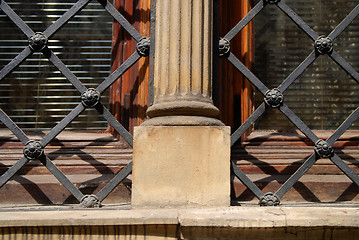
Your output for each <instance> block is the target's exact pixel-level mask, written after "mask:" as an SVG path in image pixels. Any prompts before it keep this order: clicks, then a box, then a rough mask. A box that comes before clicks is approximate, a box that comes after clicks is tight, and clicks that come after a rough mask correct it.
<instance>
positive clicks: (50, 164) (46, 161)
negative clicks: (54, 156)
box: [40, 155, 84, 202]
mask: <svg viewBox="0 0 359 240" xmlns="http://www.w3.org/2000/svg"><path fill="white" fill-rule="evenodd" d="M40 161H41V163H42V164H44V166H45V167H46V168H47V169H48V170H49V171H50V172H51V173H52V174H53V175H54V176H55V177H56V178H57V180H59V182H60V183H61V184H62V185H63V186H64V187H65V188H66V189H67V190H69V191H70V193H71V194H72V195H73V196H74V197H75V198H76V199H77V200H78V201H79V202H81V199H82V197H83V196H84V194H83V193H82V192H81V191H80V190H79V189H78V188H76V187H75V185H74V184H73V183H72V182H71V181H70V180H69V179H68V178H67V177H66V176H65V175H64V174H63V173H62V172H61V171H60V170H59V169H58V168H57V167H56V165H55V164H54V163H53V162H52V161H51V160H50V159H49V158H48V157H47V156H45V155H43V156H41V158H40Z"/></svg>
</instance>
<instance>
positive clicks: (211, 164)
mask: <svg viewBox="0 0 359 240" xmlns="http://www.w3.org/2000/svg"><path fill="white" fill-rule="evenodd" d="M229 205H230V127H226V126H140V127H136V128H135V130H134V146H133V171H132V207H133V208H154V207H155V208H162V207H168V208H179V207H228V206H229Z"/></svg>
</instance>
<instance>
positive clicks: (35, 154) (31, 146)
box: [0, 0, 149, 207]
mask: <svg viewBox="0 0 359 240" xmlns="http://www.w3.org/2000/svg"><path fill="white" fill-rule="evenodd" d="M90 1H91V0H79V1H77V2H76V3H75V4H74V5H73V6H72V7H71V8H70V9H69V10H68V11H66V12H65V13H64V14H63V15H62V16H61V17H60V18H59V19H58V20H57V21H55V22H54V23H53V24H52V25H51V26H49V27H48V28H47V29H45V30H44V31H43V33H34V31H33V30H32V29H31V28H30V27H29V26H28V25H27V24H26V23H25V22H24V21H23V20H22V19H21V18H20V17H19V16H18V15H17V14H16V13H15V12H14V11H13V10H12V9H11V7H10V6H9V5H8V4H7V3H6V2H5V1H3V0H2V1H0V8H1V9H2V11H4V13H5V14H6V15H7V16H8V17H9V18H10V20H11V21H12V22H14V23H15V24H16V25H17V26H18V27H19V28H20V29H21V30H22V32H23V33H24V34H25V35H26V36H27V37H28V38H29V46H27V47H25V49H24V50H23V51H22V52H21V53H20V54H18V55H17V56H16V57H15V58H14V59H13V60H12V61H11V62H10V63H8V64H7V65H6V66H5V67H4V68H3V69H1V71H0V81H1V80H2V79H4V78H5V77H6V76H7V75H8V74H9V73H10V72H12V71H13V70H14V69H16V68H17V67H18V66H19V65H20V64H21V63H22V62H24V61H25V60H26V59H27V58H28V57H29V56H30V55H31V54H32V53H33V52H35V51H39V52H42V53H43V54H44V55H45V57H46V58H47V59H48V60H49V62H51V63H52V64H53V66H55V67H56V68H57V69H58V70H59V71H60V72H61V73H62V75H63V76H65V78H66V79H67V80H68V81H69V82H70V83H71V84H72V86H74V87H75V88H76V89H77V90H78V91H79V93H80V95H81V96H79V100H81V102H80V103H79V104H78V105H77V106H76V107H75V108H74V109H73V110H72V111H71V112H70V113H69V114H68V115H67V116H66V117H65V118H63V119H62V120H61V121H60V122H59V123H58V124H57V125H56V126H55V127H53V128H52V129H51V131H50V132H49V133H48V134H46V135H45V136H44V137H43V138H42V139H41V140H39V141H33V140H30V139H29V138H28V137H27V136H26V134H24V133H23V131H22V130H21V129H20V128H19V127H18V126H17V125H16V124H15V123H14V122H13V121H12V120H11V119H10V118H9V117H8V116H7V115H6V113H5V112H4V111H3V110H1V109H0V120H1V122H3V123H4V124H5V126H6V127H7V128H8V129H9V130H10V131H12V132H13V133H14V134H15V136H16V137H17V138H18V139H19V140H20V141H21V142H22V143H23V144H24V157H22V158H20V160H19V161H17V162H16V163H15V164H14V165H13V166H12V167H11V168H9V169H8V170H7V171H6V172H5V173H4V174H3V175H1V176H0V187H1V186H3V185H4V184H5V183H6V182H7V181H9V180H10V179H11V178H12V177H13V176H14V175H15V174H16V173H17V172H18V171H19V170H20V169H21V168H22V167H23V166H24V165H25V164H26V163H27V162H28V161H29V160H33V159H38V160H40V162H41V163H42V164H43V165H44V166H45V167H46V168H47V169H48V170H49V171H50V172H51V173H52V174H53V175H54V176H55V177H56V178H57V179H58V181H59V182H60V183H62V185H63V186H64V187H66V188H67V190H68V191H70V192H71V194H72V195H73V196H74V197H75V198H76V199H77V200H78V201H79V202H81V203H82V205H83V206H85V207H94V206H100V205H101V204H100V202H101V201H102V200H104V199H105V198H106V196H107V195H109V194H110V193H111V191H112V190H113V189H114V188H115V187H116V186H117V185H118V184H120V183H121V182H122V181H123V180H124V179H125V178H126V177H127V176H128V175H129V174H130V173H131V172H132V162H130V163H129V164H128V165H127V166H126V167H124V168H123V169H122V170H121V171H119V172H118V173H117V174H116V175H115V176H114V178H113V179H112V180H111V181H110V182H109V183H108V184H107V185H106V186H105V187H104V188H103V189H102V190H100V191H99V192H98V193H97V195H84V194H83V193H82V192H81V191H80V190H79V189H78V188H77V187H76V186H75V185H74V184H73V183H72V182H71V181H70V180H69V179H68V178H67V177H66V176H65V175H64V174H63V173H62V172H61V171H60V170H59V169H58V168H57V167H56V166H55V164H54V163H53V162H52V161H51V160H50V159H49V158H48V157H47V156H46V154H45V153H44V151H43V149H44V148H45V147H46V146H47V145H48V144H49V143H50V142H51V141H52V140H53V139H54V138H55V137H57V136H58V135H59V134H60V133H61V132H62V131H63V130H64V129H65V128H66V127H67V126H68V125H69V124H70V123H71V122H72V121H73V120H74V119H75V118H76V117H78V116H79V115H80V114H81V113H82V112H83V111H84V110H85V109H86V108H95V109H96V110H97V111H98V112H99V114H100V115H102V116H103V118H104V119H106V120H107V122H108V123H109V124H110V125H111V126H112V127H113V128H114V129H115V130H116V131H117V132H118V133H119V134H120V135H121V136H122V137H123V138H124V139H125V141H126V142H127V143H128V144H129V145H130V146H131V147H132V146H133V137H132V135H131V134H130V133H129V132H128V131H127V130H126V129H125V127H123V126H122V124H121V123H119V122H118V121H117V119H116V118H115V117H114V116H113V115H112V114H111V113H110V111H109V110H108V109H107V108H105V107H104V106H103V105H102V103H101V101H100V100H101V99H100V98H101V93H103V92H104V91H105V90H106V89H107V88H109V87H110V86H111V85H112V84H113V83H114V82H115V81H116V80H117V79H118V78H119V77H121V76H122V75H123V74H124V73H125V72H126V71H127V70H128V69H129V68H130V67H131V66H133V65H134V64H135V63H136V62H137V61H138V60H139V59H140V58H141V57H146V56H147V55H148V52H149V51H148V48H149V44H147V43H148V42H149V39H148V38H146V37H143V36H142V35H141V34H140V33H139V32H138V31H137V30H136V29H135V28H134V27H133V26H132V25H131V24H130V23H129V22H128V21H127V19H126V18H125V17H124V16H123V15H122V14H120V13H119V12H118V11H117V9H116V8H115V7H114V6H113V5H112V4H111V3H109V2H108V1H106V0H98V2H99V3H100V4H101V5H102V6H103V8H104V9H105V10H106V11H107V12H108V13H109V14H110V15H111V16H112V17H113V18H114V19H115V20H116V21H117V22H118V23H119V24H120V25H121V26H122V27H123V28H124V29H125V30H126V31H127V32H128V33H129V34H130V35H131V36H132V38H133V39H134V40H136V42H137V43H138V45H139V44H142V45H141V46H140V47H137V50H136V51H135V52H134V53H133V54H132V55H131V56H130V57H129V58H128V59H127V60H126V61H125V62H124V63H123V64H122V65H120V66H119V67H118V68H117V69H116V70H115V71H114V72H113V73H111V74H110V75H109V76H108V77H107V78H105V79H104V81H103V82H102V83H101V84H99V86H98V87H97V89H91V88H89V89H88V88H86V87H85V86H84V84H83V83H82V82H81V81H80V80H79V79H78V78H77V77H76V76H75V75H74V74H73V73H72V71H71V70H70V69H69V68H67V66H66V65H65V64H64V63H63V62H62V61H61V59H60V58H59V57H57V56H56V54H55V53H54V52H53V51H52V50H51V47H48V45H47V43H48V38H50V37H52V36H53V35H54V34H55V33H56V32H57V31H58V30H60V29H61V28H62V27H63V26H64V25H65V24H66V23H67V22H68V21H70V20H71V19H72V18H73V17H74V16H75V15H76V14H77V13H79V12H80V11H81V10H82V9H83V8H84V7H86V5H87V4H88V3H89V2H90ZM35 35H36V37H34V36H35ZM32 38H33V39H32ZM39 39H40V40H39ZM141 41H144V43H143V42H141ZM94 99H95V100H94Z"/></svg>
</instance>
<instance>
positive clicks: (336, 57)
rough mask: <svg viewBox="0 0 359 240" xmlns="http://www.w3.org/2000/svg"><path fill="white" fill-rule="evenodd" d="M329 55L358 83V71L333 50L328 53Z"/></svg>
mask: <svg viewBox="0 0 359 240" xmlns="http://www.w3.org/2000/svg"><path fill="white" fill-rule="evenodd" d="M329 57H330V58H331V59H333V60H334V62H336V63H337V64H338V65H339V66H340V67H341V68H342V69H343V70H344V71H345V72H347V73H348V74H349V75H350V76H351V77H352V78H353V79H354V80H355V81H356V82H357V83H359V73H358V72H357V71H356V70H355V69H354V68H353V67H352V66H351V65H350V64H349V63H348V62H347V61H345V60H344V58H343V57H342V56H340V55H339V54H338V53H337V52H336V51H335V50H333V51H332V52H331V53H329Z"/></svg>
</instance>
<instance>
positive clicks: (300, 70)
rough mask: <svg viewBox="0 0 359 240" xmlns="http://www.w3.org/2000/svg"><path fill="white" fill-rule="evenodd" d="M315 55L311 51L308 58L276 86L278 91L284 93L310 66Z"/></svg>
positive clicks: (315, 57)
mask: <svg viewBox="0 0 359 240" xmlns="http://www.w3.org/2000/svg"><path fill="white" fill-rule="evenodd" d="M315 59H317V55H316V54H315V51H312V52H311V53H310V54H309V56H308V57H307V58H306V59H305V60H304V61H303V62H302V63H301V64H300V65H299V66H298V67H297V68H296V69H295V70H294V71H293V72H292V73H291V74H290V75H289V76H288V77H287V78H286V79H285V80H284V81H283V82H282V83H281V84H280V85H279V86H278V89H279V91H281V92H284V91H285V90H287V88H288V87H289V86H290V85H291V84H292V83H293V82H294V81H295V80H296V79H297V78H298V77H299V76H300V75H301V74H302V73H303V72H304V71H305V70H306V69H307V68H308V67H309V66H310V64H312V63H313V62H314V61H315Z"/></svg>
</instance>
